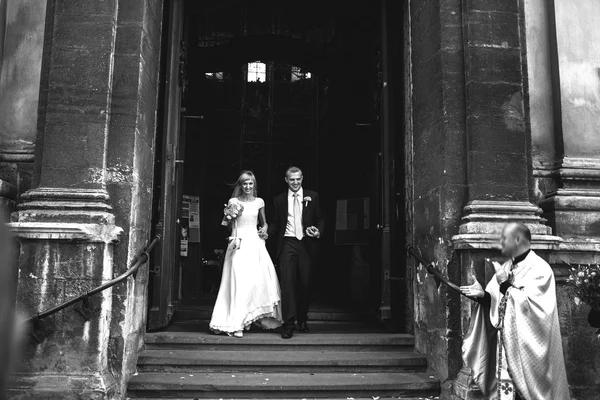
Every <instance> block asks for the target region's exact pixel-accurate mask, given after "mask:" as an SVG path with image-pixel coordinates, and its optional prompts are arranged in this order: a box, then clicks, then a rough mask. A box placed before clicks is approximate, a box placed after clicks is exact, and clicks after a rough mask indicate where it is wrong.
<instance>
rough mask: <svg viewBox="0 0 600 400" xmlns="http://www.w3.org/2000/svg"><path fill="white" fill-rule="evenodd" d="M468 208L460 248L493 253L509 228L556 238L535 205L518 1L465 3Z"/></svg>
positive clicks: (542, 236) (459, 242) (541, 238)
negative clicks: (521, 225) (518, 224)
mask: <svg viewBox="0 0 600 400" xmlns="http://www.w3.org/2000/svg"><path fill="white" fill-rule="evenodd" d="M463 6H464V9H463V32H464V36H465V40H464V42H465V76H466V82H465V86H466V96H465V97H466V112H467V116H466V129H467V143H466V146H467V181H468V193H469V194H468V199H469V203H468V205H467V206H466V207H465V209H464V217H463V221H462V224H461V227H460V231H459V235H458V236H456V237H454V239H453V240H454V242H455V246H457V248H465V247H467V248H469V247H481V248H491V245H492V244H493V242H494V241H495V240H497V238H498V234H499V233H500V229H501V228H502V226H503V224H504V223H505V222H507V221H512V220H514V221H522V222H525V223H527V224H528V225H529V227H530V229H531V230H532V233H533V234H534V235H535V236H537V242H539V241H540V240H546V239H548V240H551V241H552V240H554V239H551V238H545V236H547V235H549V234H550V233H551V230H550V228H549V227H547V226H546V225H544V222H545V221H544V220H543V219H542V218H541V217H540V215H541V212H542V211H541V209H539V208H538V207H536V206H534V205H533V204H532V203H531V202H530V196H529V192H530V189H529V183H530V181H531V172H530V164H531V160H530V155H529V153H530V136H529V134H528V132H527V129H526V127H527V121H526V116H525V105H524V91H525V88H524V79H523V64H522V57H521V53H522V52H523V44H522V36H521V34H520V18H521V13H520V9H519V1H517V0H510V1H505V2H502V3H501V4H500V3H498V2H497V1H491V0H488V1H478V2H472V1H463Z"/></svg>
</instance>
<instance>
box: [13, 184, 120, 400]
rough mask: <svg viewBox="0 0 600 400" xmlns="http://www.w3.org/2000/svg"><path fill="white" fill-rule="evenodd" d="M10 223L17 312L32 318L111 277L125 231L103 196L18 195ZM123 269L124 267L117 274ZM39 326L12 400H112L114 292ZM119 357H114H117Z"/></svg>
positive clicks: (54, 191) (59, 191) (64, 192)
mask: <svg viewBox="0 0 600 400" xmlns="http://www.w3.org/2000/svg"><path fill="white" fill-rule="evenodd" d="M21 198H22V199H23V200H24V202H23V203H21V204H19V205H18V207H17V211H16V212H15V213H13V215H12V219H13V221H14V222H12V223H10V224H9V227H10V228H11V229H12V231H13V233H14V234H15V236H16V237H17V239H19V241H20V257H19V273H20V275H19V281H18V294H17V305H18V308H19V310H20V311H21V312H23V313H24V314H25V315H26V316H34V315H36V314H37V313H39V312H42V311H45V310H47V309H50V308H52V307H55V306H57V305H59V304H60V303H62V302H64V301H66V300H70V299H73V298H75V297H77V296H79V295H81V294H84V293H86V292H89V291H90V290H92V289H94V288H96V287H98V286H100V285H101V284H103V283H104V282H106V281H107V280H110V279H112V278H113V277H114V272H115V266H114V263H113V251H114V243H115V242H116V241H117V240H118V238H119V235H120V234H121V232H122V229H121V228H120V227H117V226H115V223H114V221H115V217H114V215H113V214H112V212H111V207H110V206H109V205H108V204H107V201H108V194H107V193H106V191H104V190H87V189H85V190H84V189H79V190H72V189H65V188H38V189H35V190H30V191H28V192H26V193H25V194H23V195H22V196H21ZM121 268H122V267H121ZM90 299H91V300H92V303H91V304H92V310H90V312H89V314H88V315H87V316H86V315H85V313H79V312H78V311H77V306H76V305H75V306H71V307H67V308H66V309H64V310H62V311H60V312H58V313H55V314H53V315H50V316H48V317H46V318H45V319H44V322H46V323H47V324H48V326H49V327H50V329H48V330H44V332H41V333H39V332H38V333H39V334H37V335H36V336H35V339H36V340H31V341H29V342H28V343H27V344H26V345H25V346H24V348H23V350H22V357H21V363H22V370H23V371H26V372H24V373H22V374H19V375H17V376H16V377H15V378H16V379H15V380H14V381H13V382H12V383H11V384H10V385H9V389H8V393H9V395H10V398H11V399H30V398H35V399H43V400H44V399H69V400H70V399H73V400H75V399H77V400H78V399H82V400H83V399H98V400H99V399H102V400H104V399H107V400H108V399H113V398H117V397H116V392H117V391H118V390H119V389H118V387H119V385H118V384H117V382H116V381H115V379H114V378H113V377H112V376H111V375H110V374H109V373H108V372H107V371H108V370H109V365H108V362H109V342H110V340H111V329H112V326H111V323H112V318H113V315H114V313H115V311H114V308H115V305H114V304H113V295H112V289H108V290H105V291H103V292H101V293H98V294H96V295H94V296H91V298H90ZM117 356H118V355H117Z"/></svg>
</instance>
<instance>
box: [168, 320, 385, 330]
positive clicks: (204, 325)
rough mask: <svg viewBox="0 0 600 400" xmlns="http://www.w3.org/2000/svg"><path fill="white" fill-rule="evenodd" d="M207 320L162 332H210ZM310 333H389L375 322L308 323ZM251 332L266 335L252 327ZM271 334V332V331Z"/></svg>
mask: <svg viewBox="0 0 600 400" xmlns="http://www.w3.org/2000/svg"><path fill="white" fill-rule="evenodd" d="M208 323H209V321H208V320H199V319H189V320H183V321H182V320H178V321H175V322H173V323H172V324H171V325H170V326H169V327H168V328H166V329H163V330H162V331H169V332H210V329H209V327H208ZM309 325H310V329H311V333H382V332H390V331H389V330H388V329H386V328H385V326H383V325H382V324H381V323H379V322H377V321H310V322H309ZM251 332H256V333H268V332H269V331H265V330H263V329H260V328H257V327H255V326H252V329H251ZM271 332H272V331H271Z"/></svg>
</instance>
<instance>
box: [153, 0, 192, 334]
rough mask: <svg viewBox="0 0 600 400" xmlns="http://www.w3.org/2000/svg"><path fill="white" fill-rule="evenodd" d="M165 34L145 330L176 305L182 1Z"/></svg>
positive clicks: (175, 0)
mask: <svg viewBox="0 0 600 400" xmlns="http://www.w3.org/2000/svg"><path fill="white" fill-rule="evenodd" d="M169 3H170V4H169V19H168V21H169V22H168V34H167V67H166V79H165V82H164V86H165V105H164V113H165V118H164V123H163V129H162V159H161V160H160V164H161V175H160V198H159V200H158V202H159V206H158V210H159V217H158V218H159V219H158V221H156V222H155V223H156V231H157V232H160V234H161V237H162V241H161V243H160V246H159V247H158V248H157V251H156V252H155V253H154V260H153V261H154V268H153V273H154V276H153V279H152V285H153V288H152V289H153V290H152V298H150V299H149V300H150V301H151V306H150V310H149V313H148V330H156V329H160V328H164V327H166V326H168V325H169V323H170V322H171V319H172V317H173V314H174V313H175V309H176V305H177V300H178V299H177V293H178V290H177V285H178V279H179V277H178V273H179V268H178V266H179V251H180V250H179V240H178V239H179V230H178V226H179V210H180V200H179V197H180V193H179V192H180V191H181V178H182V177H183V158H182V154H183V151H182V143H181V136H182V133H183V132H182V129H181V101H182V93H183V88H182V81H181V76H180V67H181V52H182V45H181V43H182V39H183V23H184V14H183V11H184V0H171V1H170V2H169Z"/></svg>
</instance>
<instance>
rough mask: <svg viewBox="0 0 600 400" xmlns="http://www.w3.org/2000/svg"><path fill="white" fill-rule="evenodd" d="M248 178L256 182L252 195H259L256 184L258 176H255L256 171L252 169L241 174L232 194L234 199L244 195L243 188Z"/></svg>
mask: <svg viewBox="0 0 600 400" xmlns="http://www.w3.org/2000/svg"><path fill="white" fill-rule="evenodd" d="M247 180H251V181H252V182H254V188H253V190H252V196H254V197H258V189H257V184H256V176H254V173H253V172H252V171H248V170H246V171H242V173H241V174H240V176H239V178H238V179H237V181H236V182H235V186H234V188H233V193H232V194H231V198H232V199H233V198H236V197H240V196H241V195H242V193H244V191H243V189H242V185H243V184H244V182H246V181H247Z"/></svg>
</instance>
